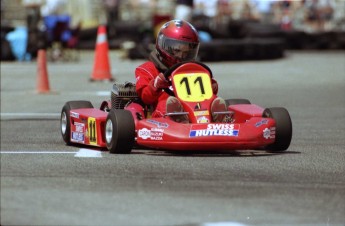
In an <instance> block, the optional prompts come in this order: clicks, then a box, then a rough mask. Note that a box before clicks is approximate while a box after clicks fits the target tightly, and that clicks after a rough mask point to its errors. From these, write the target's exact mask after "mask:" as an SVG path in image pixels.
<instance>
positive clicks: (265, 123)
mask: <svg viewBox="0 0 345 226" xmlns="http://www.w3.org/2000/svg"><path fill="white" fill-rule="evenodd" d="M267 123H268V120H267V119H262V120H261V121H259V122H257V123H255V127H260V126H262V125H267Z"/></svg>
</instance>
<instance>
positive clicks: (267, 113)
mask: <svg viewBox="0 0 345 226" xmlns="http://www.w3.org/2000/svg"><path fill="white" fill-rule="evenodd" d="M262 116H263V117H264V118H272V119H274V121H275V123H276V130H275V132H276V133H275V141H274V143H273V144H270V145H268V146H267V147H266V148H265V149H266V150H269V151H272V152H281V151H285V150H286V149H288V148H289V146H290V143H291V138H292V122H291V118H290V114H289V112H288V111H287V110H286V109H285V108H266V109H265V110H264V112H263V113H262Z"/></svg>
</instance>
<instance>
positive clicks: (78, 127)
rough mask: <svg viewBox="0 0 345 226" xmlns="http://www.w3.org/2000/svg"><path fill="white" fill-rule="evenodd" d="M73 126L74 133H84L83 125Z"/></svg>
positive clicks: (76, 123) (75, 124)
mask: <svg viewBox="0 0 345 226" xmlns="http://www.w3.org/2000/svg"><path fill="white" fill-rule="evenodd" d="M74 126H75V131H76V132H80V133H84V128H85V124H84V123H80V122H74Z"/></svg>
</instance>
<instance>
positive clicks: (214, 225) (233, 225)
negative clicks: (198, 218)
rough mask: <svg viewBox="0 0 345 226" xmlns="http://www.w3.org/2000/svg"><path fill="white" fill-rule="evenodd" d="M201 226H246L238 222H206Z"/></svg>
mask: <svg viewBox="0 0 345 226" xmlns="http://www.w3.org/2000/svg"><path fill="white" fill-rule="evenodd" d="M201 226H246V225H245V224H242V223H238V222H207V223H203V224H201Z"/></svg>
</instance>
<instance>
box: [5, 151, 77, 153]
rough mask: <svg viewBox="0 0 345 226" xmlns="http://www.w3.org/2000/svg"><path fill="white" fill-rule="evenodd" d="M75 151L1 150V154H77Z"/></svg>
mask: <svg viewBox="0 0 345 226" xmlns="http://www.w3.org/2000/svg"><path fill="white" fill-rule="evenodd" d="M76 153H78V152H75V151H73V152H72V151H0V154H76Z"/></svg>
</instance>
